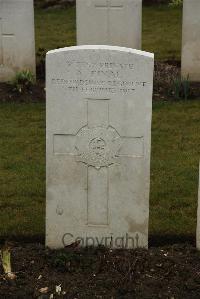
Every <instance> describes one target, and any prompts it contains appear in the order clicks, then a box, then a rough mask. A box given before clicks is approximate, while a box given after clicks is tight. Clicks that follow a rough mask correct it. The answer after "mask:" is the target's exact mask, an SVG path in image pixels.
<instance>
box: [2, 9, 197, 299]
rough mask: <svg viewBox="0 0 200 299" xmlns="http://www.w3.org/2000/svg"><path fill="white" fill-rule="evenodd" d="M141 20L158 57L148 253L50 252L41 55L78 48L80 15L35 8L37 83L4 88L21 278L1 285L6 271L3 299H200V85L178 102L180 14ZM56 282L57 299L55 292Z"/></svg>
mask: <svg viewBox="0 0 200 299" xmlns="http://www.w3.org/2000/svg"><path fill="white" fill-rule="evenodd" d="M66 15H67V16H68V18H66ZM143 15H144V21H143V22H144V24H143V36H144V37H143V48H144V49H145V50H147V51H152V52H155V54H156V68H155V70H156V75H155V76H156V78H155V83H154V84H155V86H154V102H153V123H152V156H151V193H150V249H149V250H148V251H146V250H142V249H137V250H130V251H125V250H117V251H116V250H113V251H111V250H109V249H105V248H97V249H92V248H89V249H79V248H65V249H63V250H59V251H52V250H48V249H45V248H44V235H45V94H44V60H43V58H44V53H45V52H46V50H49V49H53V48H57V47H63V46H66V45H67V46H70V45H74V44H75V9H74V8H73V7H72V8H70V9H68V10H59V9H52V8H51V9H48V10H41V9H40V10H39V9H38V10H36V41H37V53H38V57H37V59H38V69H37V71H38V77H39V80H38V81H37V83H36V85H34V86H31V87H27V88H26V87H24V85H23V84H22V91H20V90H19V89H18V86H16V85H8V84H0V134H1V140H0V148H1V157H0V159H1V163H0V185H1V188H0V206H1V209H0V219H1V221H0V236H1V237H0V238H1V244H3V243H4V241H7V242H8V245H7V246H8V247H10V248H11V261H12V270H13V271H14V272H15V274H16V279H14V280H12V281H11V280H8V279H5V275H4V273H3V268H2V265H0V298H20V299H21V298H26V299H27V298H49V297H50V294H54V297H53V298H199V297H200V254H199V252H197V251H196V249H195V229H196V209H197V188H198V163H199V147H200V138H199V131H200V94H199V86H198V85H191V92H190V94H189V96H188V98H187V100H184V99H181V97H182V94H181V92H182V91H181V90H180V93H176V92H175V88H176V84H175V85H174V82H175V79H176V76H177V74H179V72H180V68H179V66H180V63H179V61H180V48H181V10H180V9H169V8H167V7H166V6H160V7H157V6H155V7H154V6H153V7H152V6H150V7H144V13H143ZM169 20H170V22H169ZM58 32H59V34H58ZM163 35H165V38H163ZM66 41H67V42H66ZM158 60H159V62H158ZM164 60H165V61H168V63H166V62H163V61H164ZM171 78H174V81H173V80H171ZM176 96H177V98H176ZM178 97H180V98H178ZM175 243H178V245H173V244H175ZM158 246H160V247H158ZM60 284H61V287H62V291H61V294H60V295H59V292H57V293H56V290H55V287H56V286H58V285H60ZM47 287H48V289H47Z"/></svg>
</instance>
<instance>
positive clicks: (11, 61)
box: [0, 0, 35, 81]
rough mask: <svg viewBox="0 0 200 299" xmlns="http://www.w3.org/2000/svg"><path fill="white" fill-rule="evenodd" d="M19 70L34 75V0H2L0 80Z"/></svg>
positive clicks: (5, 79) (0, 7)
mask: <svg viewBox="0 0 200 299" xmlns="http://www.w3.org/2000/svg"><path fill="white" fill-rule="evenodd" d="M22 70H29V71H31V72H32V73H33V74H35V37H34V10H33V0H1V1H0V81H8V80H11V79H12V78H13V77H14V76H15V74H16V72H19V71H22Z"/></svg>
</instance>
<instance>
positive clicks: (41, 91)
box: [0, 49, 200, 102]
mask: <svg viewBox="0 0 200 299" xmlns="http://www.w3.org/2000/svg"><path fill="white" fill-rule="evenodd" d="M44 51H45V50H44V49H40V52H39V53H38V59H39V61H40V62H39V63H38V65H37V78H38V80H37V82H36V83H35V84H34V85H32V86H29V87H28V88H27V87H26V85H24V86H22V91H20V92H19V90H17V88H16V86H15V85H13V84H11V83H9V84H8V83H0V102H38V101H45V63H44V59H43V58H44V56H45V55H44ZM185 80H186V81H187V78H185ZM179 81H180V62H179V61H166V62H158V61H156V62H155V67H154V91H153V99H154V100H159V101H160V100H161V101H170V100H177V99H184V94H183V86H182V85H181V86H180V87H178V96H177V82H179ZM178 84H179V83H178ZM195 98H200V82H196V83H195V82H190V83H189V92H188V99H195Z"/></svg>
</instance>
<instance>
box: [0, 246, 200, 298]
mask: <svg viewBox="0 0 200 299" xmlns="http://www.w3.org/2000/svg"><path fill="white" fill-rule="evenodd" d="M9 246H11V262H12V271H13V272H14V273H15V275H16V278H15V279H13V280H10V279H8V278H7V277H6V276H5V274H4V272H3V268H2V265H0V298H2V299H3V298H5V299H7V298H15V299H16V298H19V299H23V298H24V299H29V298H38V299H46V298H66V299H75V298H77V299H79V298H83V299H87V298H91V299H94V298H98V299H100V298H102V299H104V298H105V299H106V298H109V299H111V298H112V299H115V298H117V299H122V298H124V299H125V298H127V299H129V298H131V299H132V298H136V299H137V298H148V299H153V298H168V299H177V298H183V299H187V298H188V299H189V298H190V299H195V298H196V299H197V298H198V299H199V298H200V253H199V252H198V251H196V249H195V248H194V247H192V246H191V245H180V244H179V245H173V246H167V247H158V248H155V247H151V248H150V249H149V250H148V251H147V250H144V249H135V250H110V249H105V248H93V249H92V248H86V249H80V248H75V249H73V248H65V249H63V250H59V251H52V250H49V249H46V248H45V247H44V245H41V244H19V243H15V244H10V245H9ZM56 286H60V287H61V292H60V295H59V293H58V292H56ZM52 294H53V296H52Z"/></svg>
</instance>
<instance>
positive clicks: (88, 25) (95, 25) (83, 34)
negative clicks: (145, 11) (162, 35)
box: [76, 0, 142, 49]
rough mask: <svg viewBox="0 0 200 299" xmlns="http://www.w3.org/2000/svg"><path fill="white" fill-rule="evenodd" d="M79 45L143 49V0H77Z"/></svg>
mask: <svg viewBox="0 0 200 299" xmlns="http://www.w3.org/2000/svg"><path fill="white" fill-rule="evenodd" d="M76 16H77V44H78V45H113V46H121V47H129V48H134V49H141V34H142V33H141V32H142V0H84V1H83V0H77V1H76Z"/></svg>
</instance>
